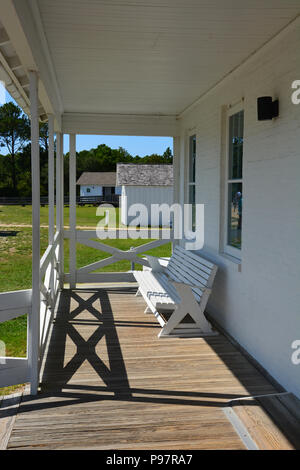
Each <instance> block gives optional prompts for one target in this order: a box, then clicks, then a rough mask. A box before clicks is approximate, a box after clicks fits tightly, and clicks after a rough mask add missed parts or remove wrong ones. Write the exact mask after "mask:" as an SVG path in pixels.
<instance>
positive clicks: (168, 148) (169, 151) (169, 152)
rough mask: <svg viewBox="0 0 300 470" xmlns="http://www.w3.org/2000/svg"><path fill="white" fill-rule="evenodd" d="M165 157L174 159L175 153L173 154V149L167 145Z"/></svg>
mask: <svg viewBox="0 0 300 470" xmlns="http://www.w3.org/2000/svg"><path fill="white" fill-rule="evenodd" d="M163 158H164V159H165V160H171V161H172V159H173V155H172V151H171V149H170V147H167V149H166V150H165V151H164V153H163Z"/></svg>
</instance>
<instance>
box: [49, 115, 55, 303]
mask: <svg viewBox="0 0 300 470" xmlns="http://www.w3.org/2000/svg"><path fill="white" fill-rule="evenodd" d="M48 133H49V146H48V241H49V245H53V243H54V232H55V227H54V117H53V115H52V114H49V115H48ZM54 269H55V263H54V256H53V257H52V259H51V269H50V281H49V287H50V298H51V306H50V307H51V310H52V309H53V307H54V302H55V278H54Z"/></svg>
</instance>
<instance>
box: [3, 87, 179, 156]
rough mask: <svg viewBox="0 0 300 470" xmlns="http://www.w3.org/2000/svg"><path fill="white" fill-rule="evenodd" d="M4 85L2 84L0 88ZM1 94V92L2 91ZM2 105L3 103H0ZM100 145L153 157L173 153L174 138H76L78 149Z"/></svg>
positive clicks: (85, 136)
mask: <svg viewBox="0 0 300 470" xmlns="http://www.w3.org/2000/svg"><path fill="white" fill-rule="evenodd" d="M1 87H2V85H1V84H0V88H1ZM0 93H1V90H0ZM6 101H13V102H14V100H13V99H12V98H11V96H10V95H9V94H8V93H7V92H6ZM0 104H2V103H0ZM100 144H106V145H108V146H109V147H111V148H118V147H124V148H125V149H126V150H127V151H128V152H129V153H130V154H131V155H132V156H135V155H139V156H140V157H144V156H145V155H151V154H152V153H158V154H163V153H164V151H165V150H166V148H167V147H170V148H171V150H172V152H173V139H172V137H135V136H109V135H78V136H77V138H76V149H77V151H80V150H89V149H91V148H95V147H97V146H98V145H100ZM68 151H69V139H68V136H65V138H64V152H68ZM1 153H2V154H5V153H6V152H5V149H4V148H3V149H1Z"/></svg>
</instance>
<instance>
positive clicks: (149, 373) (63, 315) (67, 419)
mask: <svg viewBox="0 0 300 470" xmlns="http://www.w3.org/2000/svg"><path fill="white" fill-rule="evenodd" d="M135 291H136V289H128V288H127V289H122V288H119V289H109V288H105V289H95V288H85V289H78V290H74V291H70V290H64V291H63V293H62V295H61V299H60V304H59V307H58V312H57V316H56V319H55V321H54V324H53V330H52V334H51V339H50V343H49V347H48V351H47V356H46V361H45V365H44V373H43V379H42V384H41V391H40V392H39V394H38V395H37V396H36V397H30V396H24V397H23V399H22V403H21V405H20V408H19V412H18V415H17V418H16V420H15V422H14V427H13V430H12V433H11V437H10V440H9V443H8V449H244V448H245V446H244V444H243V442H242V441H241V440H240V438H239V436H238V435H237V433H236V431H235V430H234V428H233V427H232V425H231V423H230V422H229V420H228V419H227V417H226V416H225V413H224V412H223V408H224V407H225V406H226V405H227V404H228V403H229V402H230V401H231V400H233V399H236V398H240V397H247V396H253V395H262V394H268V393H276V390H275V389H274V387H273V386H272V385H271V384H270V383H269V382H268V381H267V380H266V378H265V377H264V376H263V375H262V374H261V373H259V372H258V371H257V370H256V369H255V367H254V366H253V365H252V364H250V363H249V362H248V360H247V359H246V358H245V357H244V356H243V355H242V354H241V353H240V352H239V351H237V350H236V349H235V348H234V346H233V345H232V344H231V343H230V342H229V341H228V340H227V339H226V338H225V337H224V336H222V335H219V336H215V337H207V338H185V339H180V338H168V339H158V338H157V334H158V332H159V329H160V327H159V325H158V324H157V322H156V320H155V318H154V317H153V316H152V315H145V314H144V313H143V312H144V310H145V304H144V301H143V299H142V298H140V297H135Z"/></svg>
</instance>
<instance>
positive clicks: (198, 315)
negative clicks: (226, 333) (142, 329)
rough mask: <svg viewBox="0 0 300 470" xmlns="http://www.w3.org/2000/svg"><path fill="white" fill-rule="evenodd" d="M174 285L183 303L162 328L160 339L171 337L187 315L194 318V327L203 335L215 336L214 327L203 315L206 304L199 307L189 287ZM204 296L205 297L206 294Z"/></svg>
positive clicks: (175, 283)
mask: <svg viewBox="0 0 300 470" xmlns="http://www.w3.org/2000/svg"><path fill="white" fill-rule="evenodd" d="M173 284H174V286H175V287H176V290H177V291H178V294H179V295H180V298H181V303H180V304H179V305H177V307H176V309H175V310H174V312H173V313H172V315H171V317H170V318H169V320H168V322H167V323H166V324H165V325H164V327H163V328H162V330H161V332H160V334H159V337H160V336H166V335H169V334H170V333H171V332H172V331H173V330H174V329H175V328H176V327H180V326H179V323H180V322H181V320H183V319H184V317H185V316H186V315H187V314H189V315H190V316H191V317H192V318H193V320H194V322H195V324H194V325H193V327H198V328H199V330H200V331H201V334H208V335H211V334H213V331H212V327H211V325H210V323H209V322H208V321H207V320H206V318H205V316H204V313H203V310H204V308H205V306H206V302H204V303H203V305H202V306H201V304H200V305H199V304H198V302H196V300H195V297H194V294H193V292H192V290H191V288H190V287H189V286H187V285H185V284H180V283H177V282H173ZM203 296H205V293H204V294H203Z"/></svg>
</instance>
